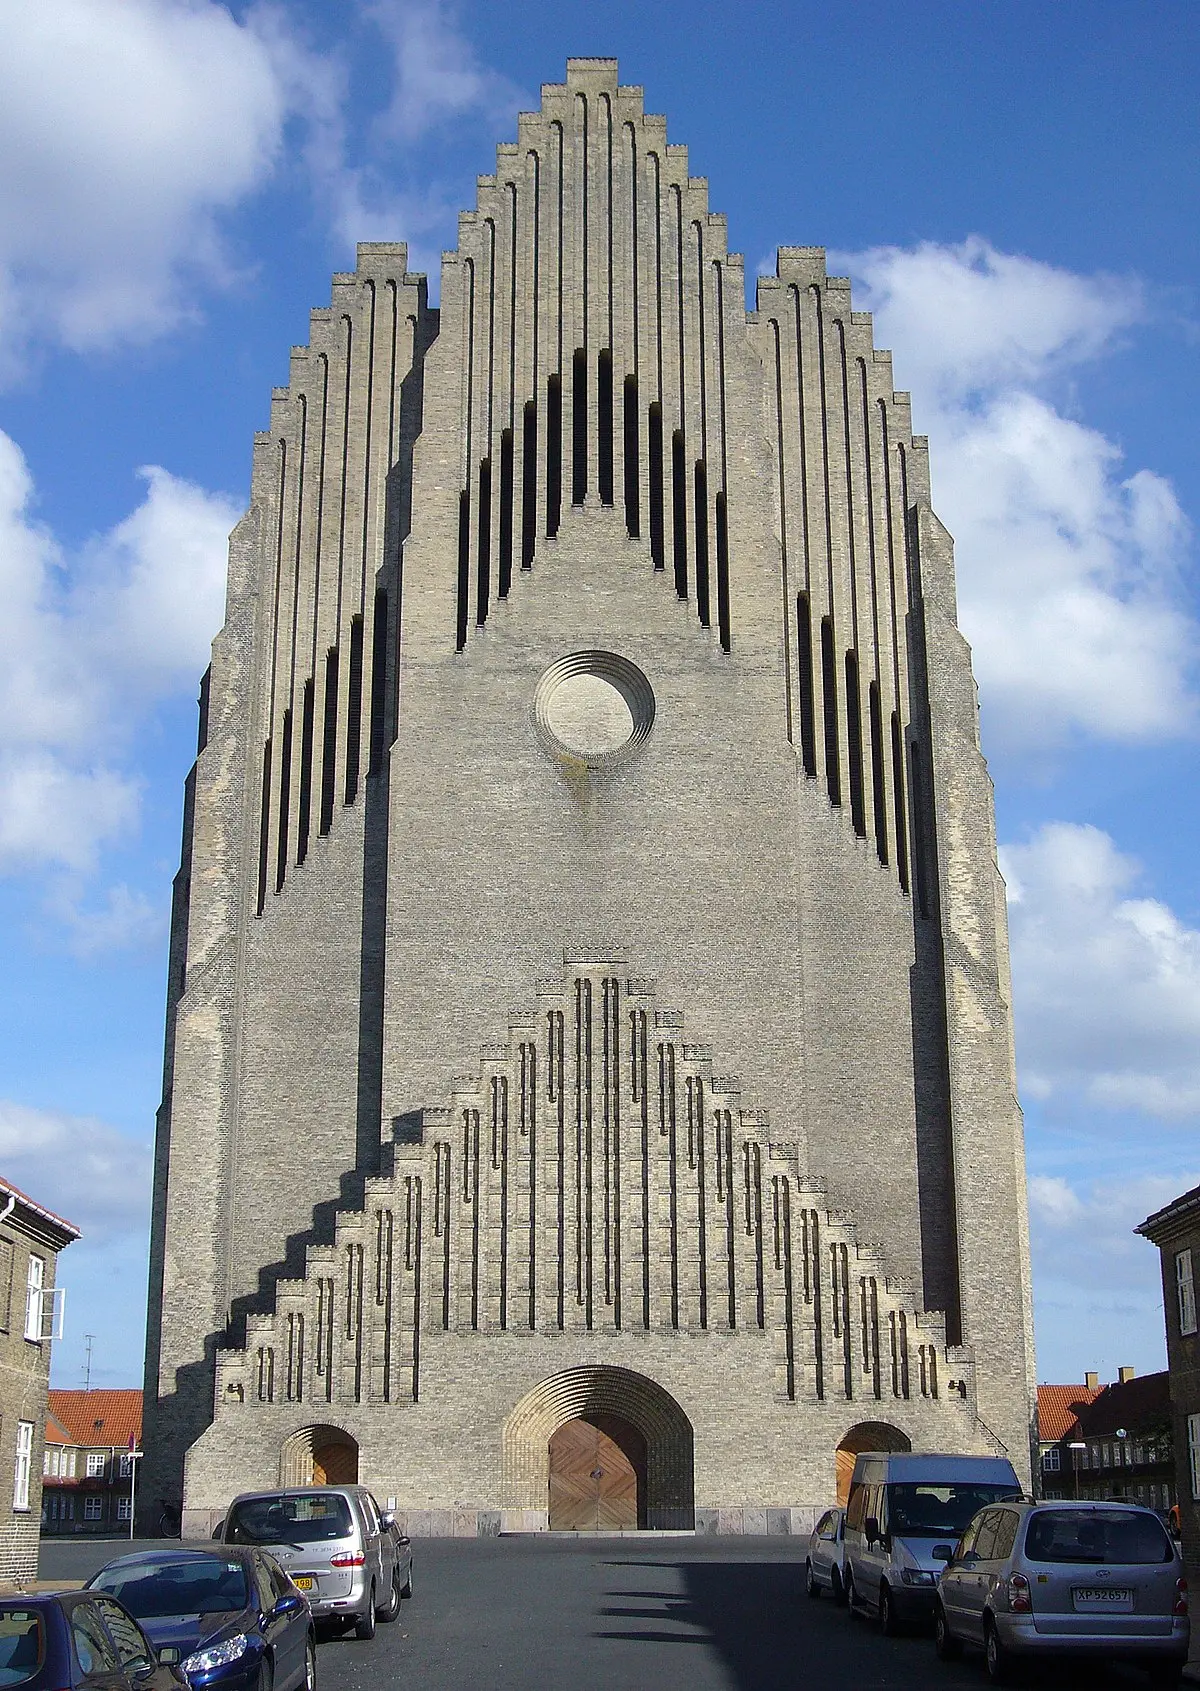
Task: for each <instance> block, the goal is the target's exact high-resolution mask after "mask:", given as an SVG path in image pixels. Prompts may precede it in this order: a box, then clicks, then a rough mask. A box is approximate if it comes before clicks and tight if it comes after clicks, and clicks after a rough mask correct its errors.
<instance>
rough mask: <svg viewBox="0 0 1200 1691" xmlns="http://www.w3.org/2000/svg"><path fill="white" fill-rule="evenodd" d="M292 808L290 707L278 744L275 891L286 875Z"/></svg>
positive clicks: (280, 887) (279, 887)
mask: <svg viewBox="0 0 1200 1691" xmlns="http://www.w3.org/2000/svg"><path fill="white" fill-rule="evenodd" d="M291 808H292V709H291V706H290V705H289V706H288V708H287V710H285V711H284V713H283V735H282V738H281V740H280V746H279V837H278V839H277V840H276V842H275V891H276V892H282V891H283V883H284V880H285V879H286V877H287V861H288V823H289V821H290V817H291Z"/></svg>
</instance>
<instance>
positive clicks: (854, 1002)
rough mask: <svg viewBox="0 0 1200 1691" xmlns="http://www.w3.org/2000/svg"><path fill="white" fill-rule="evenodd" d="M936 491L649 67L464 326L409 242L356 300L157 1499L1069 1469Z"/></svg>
mask: <svg viewBox="0 0 1200 1691" xmlns="http://www.w3.org/2000/svg"><path fill="white" fill-rule="evenodd" d="M929 500H930V493H929V476H928V464H927V453H926V449H925V442H924V440H923V439H922V438H921V437H920V436H914V435H913V434H912V429H911V418H910V407H909V401H908V397H907V395H906V394H903V393H898V392H895V391H894V390H893V387H892V371H891V358H890V354H888V353H886V352H882V351H879V350H877V349H876V348H875V347H874V345H873V341H872V334H871V320H870V317H869V315H867V314H865V313H862V312H858V311H855V310H853V309H852V308H851V301H850V291H849V283H848V282H847V281H846V280H845V279H842V278H837V277H831V276H828V275H827V274H826V270H825V263H824V254H823V252H822V251H821V250H820V249H818V248H813V247H784V248H782V249H780V253H779V259H778V267H777V275H776V276H775V277H773V278H769V279H761V280H760V281H759V284H758V300H757V309H756V310H755V311H753V312H747V310H746V308H745V295H744V275H743V267H742V260H741V258H740V257H739V255H737V254H731V253H730V252H729V251H728V250H727V241H726V228H725V221H724V219H723V218H722V217H721V216H719V215H717V214H715V213H713V212H712V211H710V209H709V205H708V188H707V182H706V181H705V180H704V179H703V178H698V177H694V176H691V175H690V174H689V165H688V157H687V152H686V149H685V148H683V147H681V146H678V145H675V144H672V143H668V140H667V134H666V125H665V121H664V120H663V119H662V118H660V117H656V116H652V115H648V114H646V113H645V111H644V110H643V103H642V94H641V90H640V89H638V88H632V87H626V86H623V85H621V84H619V82H618V80H617V75H616V66H615V64H614V63H613V62H612V61H609V60H572V61H570V63H569V65H568V75H567V81H566V82H565V83H564V84H561V85H553V86H548V87H546V88H545V89H543V94H542V106H541V110H540V111H539V112H536V113H525V114H522V115H521V117H520V118H519V120H518V124H517V140H516V142H515V143H514V144H506V145H503V146H501V147H500V148H499V149H498V152H497V158H496V170H495V173H494V174H493V175H491V176H486V177H481V178H480V179H479V189H478V199H477V204H476V207H475V209H474V211H472V212H468V213H464V214H463V216H462V217H461V219H460V225H459V242H458V247H457V249H456V250H455V251H454V252H452V253H447V254H446V255H444V258H443V265H442V280H441V302H440V308H439V309H435V308H433V307H431V306H430V304H429V301H428V294H427V289H426V283H425V279H424V277H421V276H414V275H411V274H409V273H408V271H407V267H406V253H405V249H404V247H403V246H401V245H388V244H373V245H365V246H361V247H360V248H359V252H358V267H357V269H356V271H355V272H354V273H353V274H347V275H339V276H336V277H335V278H334V283H333V298H332V304H331V305H330V307H328V308H327V309H325V310H321V311H315V312H314V313H313V315H312V326H311V332H310V344H309V345H308V346H307V347H303V348H294V349H293V351H292V362H291V371H290V380H289V383H288V386H287V387H285V388H280V389H277V390H276V391H275V394H274V396H273V402H272V415H271V428H270V430H269V432H267V433H265V434H262V435H260V436H258V437H257V438H256V442H255V457H254V472H253V482H252V494H251V504H250V509H249V512H248V513H247V516H246V517H245V519H244V520H243V522H242V523H241V524H239V527H238V528H237V530H235V532H234V535H233V537H232V541H231V548H230V577H229V597H228V614H227V621H226V626H225V628H224V629H223V630H222V632H221V634H220V635H219V636H218V638H217V640H216V642H215V643H214V648H213V663H212V668H211V670H210V672H209V674H208V675H207V676H206V678H205V683H204V688H203V691H202V708H201V732H200V742H199V752H198V757H197V762H196V766H195V769H194V770H193V772H192V775H191V777H190V778H189V782H188V789H187V795H186V804H185V819H184V820H185V828H184V852H183V863H182V866H181V870H180V874H179V876H178V878H177V880H176V889H175V907H174V917H173V924H172V955H171V966H170V989H169V996H168V1029H167V1032H168V1037H167V1064H166V1084H165V1088H164V1102H163V1107H162V1111H161V1112H160V1119H159V1136H158V1152H157V1158H156V1180H155V1211H154V1226H153V1238H152V1268H151V1285H152V1297H151V1306H152V1307H151V1323H150V1337H149V1341H148V1351H147V1390H148V1403H149V1404H150V1405H151V1409H150V1411H149V1414H150V1420H149V1431H148V1456H147V1468H146V1473H145V1477H144V1488H143V1489H144V1495H145V1497H146V1499H147V1507H150V1506H154V1507H155V1510H156V1513H157V1511H158V1510H159V1509H160V1508H161V1505H162V1503H163V1502H174V1503H180V1504H182V1505H183V1506H184V1511H185V1524H186V1525H187V1527H188V1528H189V1530H199V1531H203V1530H206V1529H207V1527H208V1526H209V1525H210V1524H211V1521H212V1520H214V1519H215V1518H216V1517H217V1515H218V1514H219V1513H220V1512H221V1511H222V1510H223V1508H224V1506H225V1505H226V1504H227V1502H228V1498H229V1496H230V1495H231V1494H232V1492H233V1491H234V1490H236V1489H238V1488H239V1487H241V1486H243V1485H247V1484H264V1483H275V1482H277V1481H278V1480H279V1478H280V1476H281V1475H284V1474H286V1476H288V1477H289V1478H291V1479H295V1478H296V1477H297V1475H298V1474H301V1470H304V1472H305V1473H307V1471H308V1470H307V1469H306V1468H305V1464H306V1463H308V1464H309V1465H310V1466H311V1465H314V1464H315V1466H313V1471H314V1472H315V1471H316V1468H317V1467H320V1466H321V1464H322V1463H323V1462H324V1461H325V1460H326V1456H325V1455H323V1454H322V1453H323V1452H326V1453H327V1452H328V1450H329V1449H331V1448H333V1447H332V1446H331V1445H330V1442H329V1441H330V1440H333V1441H335V1443H336V1444H337V1452H338V1454H337V1455H336V1461H337V1463H338V1471H339V1472H341V1471H343V1469H344V1464H345V1463H346V1462H347V1461H350V1462H353V1461H354V1460H357V1463H358V1467H359V1471H360V1472H361V1473H362V1475H363V1477H364V1478H368V1479H369V1480H370V1482H371V1483H372V1485H373V1486H374V1487H375V1489H376V1491H377V1492H378V1493H380V1494H386V1495H391V1496H394V1497H395V1498H396V1501H397V1507H398V1508H399V1509H400V1511H401V1512H402V1513H403V1514H404V1516H405V1518H406V1519H407V1520H408V1522H409V1524H410V1527H411V1528H412V1529H413V1530H414V1531H451V1530H454V1531H488V1530H493V1529H494V1528H495V1527H498V1526H500V1525H503V1524H507V1525H509V1526H517V1527H526V1528H538V1527H544V1526H545V1525H546V1524H547V1522H549V1524H550V1525H554V1524H555V1522H554V1520H553V1518H552V1513H553V1512H552V1511H550V1512H549V1513H548V1505H547V1501H546V1485H547V1483H548V1468H547V1462H548V1448H549V1446H548V1441H549V1440H550V1439H551V1438H553V1437H554V1436H555V1434H556V1431H557V1429H558V1428H559V1427H560V1426H562V1425H563V1424H564V1422H566V1421H569V1420H572V1419H583V1420H585V1421H586V1420H587V1419H588V1417H589V1415H591V1416H593V1417H594V1418H596V1420H595V1424H596V1426H597V1427H600V1428H601V1430H602V1431H603V1432H604V1435H605V1439H606V1441H607V1442H606V1443H605V1445H604V1448H605V1449H606V1450H616V1449H618V1448H625V1447H626V1446H627V1447H628V1450H630V1451H633V1452H634V1453H635V1454H634V1457H630V1458H629V1460H630V1461H634V1460H635V1458H636V1461H642V1460H643V1459H642V1457H641V1456H638V1455H637V1452H639V1451H644V1453H645V1455H644V1463H643V1467H644V1472H643V1471H641V1470H639V1472H638V1474H637V1475H633V1476H631V1477H628V1483H627V1484H624V1483H623V1484H622V1486H620V1487H618V1488H617V1489H616V1491H615V1492H614V1496H620V1497H625V1496H627V1495H628V1496H629V1497H633V1496H634V1494H635V1492H636V1496H637V1509H636V1514H637V1520H639V1521H642V1522H644V1523H646V1522H648V1523H649V1524H651V1525H653V1524H655V1522H658V1523H659V1524H662V1525H669V1526H681V1525H684V1526H689V1525H693V1524H695V1525H696V1526H698V1527H700V1528H701V1529H705V1528H709V1527H715V1526H720V1527H721V1528H722V1530H733V1529H736V1528H737V1526H738V1525H741V1526H743V1527H746V1528H747V1530H754V1529H755V1528H756V1527H757V1526H759V1525H761V1524H762V1523H763V1522H766V1521H767V1520H768V1517H769V1519H770V1523H771V1525H772V1530H793V1529H794V1530H799V1529H800V1528H801V1527H802V1526H803V1525H804V1523H805V1522H806V1521H808V1519H809V1517H810V1515H811V1513H812V1510H813V1509H814V1508H816V1507H818V1506H819V1505H821V1504H823V1503H824V1502H826V1501H827V1500H828V1499H829V1497H830V1496H831V1495H832V1491H833V1487H834V1483H835V1472H836V1461H835V1458H836V1453H837V1450H838V1447H839V1445H841V1446H843V1447H844V1449H848V1448H851V1447H852V1446H853V1444H854V1442H855V1439H856V1438H858V1437H859V1436H860V1435H859V1434H856V1433H855V1428H856V1427H861V1425H862V1423H864V1422H869V1423H871V1424H873V1425H874V1424H876V1423H879V1424H883V1425H884V1426H885V1427H886V1428H887V1429H890V1432H889V1434H888V1436H889V1437H894V1438H895V1439H896V1441H897V1442H898V1443H903V1442H906V1441H907V1442H910V1443H912V1444H914V1445H916V1446H918V1447H920V1446H921V1445H925V1446H926V1447H929V1446H931V1445H936V1446H938V1447H941V1448H949V1449H959V1450H989V1451H996V1450H1005V1451H1007V1452H1008V1454H1009V1455H1010V1456H1011V1457H1012V1459H1013V1461H1014V1462H1015V1464H1016V1465H1017V1467H1018V1470H1019V1471H1020V1472H1024V1473H1027V1472H1028V1433H1029V1423H1030V1381H1031V1378H1032V1340H1031V1333H1030V1318H1029V1292H1028V1266H1027V1242H1026V1231H1025V1229H1026V1224H1025V1197H1024V1171H1023V1159H1022V1148H1021V1126H1020V1115H1019V1110H1018V1108H1017V1105H1016V1099H1015V1090H1014V1079H1013V1062H1012V1047H1011V1015H1010V1010H1009V1004H1008V991H1009V988H1008V963H1007V951H1006V936H1005V923H1004V910H1003V888H1002V885H1001V883H1000V879H999V875H998V871H997V869H996V862H995V834H994V823H993V818H992V810H991V792H990V785H989V782H988V777H987V772H986V768H985V766H984V763H983V760H982V757H981V755H980V751H979V744H978V733H977V722H976V703H975V690H974V682H973V680H972V677H971V672H970V659H969V652H968V650H967V648H966V646H965V644H964V642H963V641H962V638H961V636H960V634H959V633H958V630H957V627H956V623H955V608H954V577H953V562H952V554H951V547H950V542H949V537H948V536H947V535H946V533H945V531H944V530H943V529H942V528H941V526H940V524H939V523H938V521H937V519H936V517H935V516H934V515H933V512H932V509H931V507H930V502H929ZM667 1004H670V1005H672V1006H677V1007H678V1008H672V1009H667V1008H664V1006H665V1005H667ZM522 1005H524V1006H527V1009H525V1010H520V1009H518V1008H514V1007H519V1006H522ZM685 1016H686V1019H687V1030H688V1031H687V1033H686V1035H685V1031H684V1017H685ZM506 1029H507V1035H506V1036H505V1030H506ZM710 1045H711V1049H712V1051H715V1052H716V1053H717V1057H716V1060H715V1061H716V1063H719V1064H720V1067H717V1066H715V1064H714V1057H713V1056H712V1055H711V1053H710ZM734 1075H736V1076H738V1077H740V1078H737V1079H734V1078H732V1077H733V1076H734ZM614 1418H615V1420H614ZM626 1423H627V1424H628V1427H629V1428H630V1429H632V1433H631V1436H630V1438H628V1439H626V1440H625V1445H624V1446H622V1444H621V1438H620V1437H618V1436H617V1435H618V1434H619V1433H620V1426H621V1425H623V1424H626ZM614 1429H615V1431H614ZM610 1435H611V1436H610ZM337 1441H341V1442H340V1443H339V1442H337ZM584 1443H585V1444H586V1441H584ZM543 1445H544V1446H545V1447H546V1448H543ZM592 1447H595V1448H599V1447H598V1446H595V1441H594V1440H593V1442H592V1446H591V1447H589V1448H592ZM562 1448H564V1449H565V1448H566V1446H565V1445H564V1446H563V1447H562ZM581 1448H582V1446H581ZM347 1451H350V1452H351V1455H350V1456H347V1455H346V1452H347ZM329 1459H330V1460H334V1458H332V1457H331V1458H329ZM185 1470H186V1473H185ZM301 1477H303V1474H301ZM568 1489H569V1490H571V1493H572V1496H573V1498H574V1500H575V1503H574V1504H573V1506H575V1505H577V1504H578V1496H579V1491H578V1487H577V1486H575V1483H574V1480H573V1479H571V1478H570V1477H569V1479H568ZM585 1501H586V1500H585ZM630 1507H632V1504H631V1505H630ZM606 1518H607V1517H606ZM764 1530H765V1529H764Z"/></svg>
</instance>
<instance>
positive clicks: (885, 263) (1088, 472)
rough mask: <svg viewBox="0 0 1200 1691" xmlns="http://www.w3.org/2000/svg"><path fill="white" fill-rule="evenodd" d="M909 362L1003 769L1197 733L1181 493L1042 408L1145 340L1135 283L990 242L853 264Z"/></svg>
mask: <svg viewBox="0 0 1200 1691" xmlns="http://www.w3.org/2000/svg"><path fill="white" fill-rule="evenodd" d="M836 262H837V264H838V265H839V266H843V265H844V266H845V267H846V268H847V269H849V270H850V272H851V274H852V276H853V277H854V278H855V281H856V296H857V298H858V299H859V300H860V302H861V303H865V304H867V305H869V306H870V307H871V308H872V309H873V311H874V312H875V317H876V339H877V342H878V344H880V345H890V346H892V347H893V348H894V350H895V353H896V380H897V382H898V383H900V384H901V385H904V386H908V387H911V389H912V391H913V397H914V416H915V420H916V423H917V426H918V427H919V428H921V429H924V430H926V431H927V432H928V434H929V436H930V445H931V454H932V473H933V493H934V503H935V505H936V507H937V509H938V511H939V513H940V514H941V516H942V517H943V518H944V519H945V521H946V522H947V524H948V526H949V527H950V529H951V530H952V532H953V533H954V534H955V537H956V540H957V548H956V558H957V564H958V586H959V615H960V622H961V624H962V627H963V631H964V633H965V634H966V635H967V638H968V639H969V640H970V642H971V645H972V648H973V652H974V660H975V670H976V675H977V677H978V679H979V683H980V696H981V701H982V706H983V713H984V725H985V732H986V734H987V736H988V741H989V744H990V745H991V746H992V747H993V748H996V749H999V748H1005V749H1009V750H1018V751H1030V750H1043V749H1045V748H1048V747H1053V746H1055V745H1058V744H1061V743H1062V742H1064V741H1066V740H1068V739H1069V738H1071V737H1072V736H1075V735H1079V734H1085V735H1093V736H1097V737H1101V738H1109V739H1114V740H1125V741H1136V740H1145V739H1150V738H1155V737H1164V736H1170V735H1172V734H1177V733H1180V732H1186V731H1187V730H1188V728H1189V727H1190V726H1191V724H1192V722H1193V721H1194V716H1195V698H1194V696H1193V694H1192V691H1191V685H1190V674H1189V671H1190V666H1191V661H1192V660H1191V653H1192V651H1193V650H1194V642H1195V637H1196V629H1195V625H1194V623H1193V622H1192V620H1191V618H1190V616H1189V615H1188V613H1187V611H1186V609H1185V607H1184V604H1183V601H1182V596H1181V593H1180V577H1181V573H1182V566H1183V564H1184V562H1185V560H1186V558H1187V555H1188V546H1189V541H1190V538H1191V527H1190V524H1189V522H1188V520H1187V518H1186V516H1185V515H1184V513H1183V511H1182V510H1181V509H1180V506H1179V503H1178V501H1177V499H1176V497H1175V493H1174V490H1173V488H1172V487H1171V484H1170V483H1169V482H1168V481H1167V480H1165V479H1164V478H1163V477H1161V476H1159V475H1156V474H1155V473H1154V472H1152V471H1150V470H1147V469H1140V470H1137V471H1135V472H1134V473H1133V474H1132V475H1126V474H1125V473H1124V466H1123V463H1122V454H1121V451H1120V448H1119V447H1118V446H1117V445H1116V444H1115V443H1114V442H1112V441H1110V440H1108V439H1107V438H1106V437H1105V436H1104V435H1102V434H1101V433H1099V432H1098V431H1097V430H1095V429H1091V428H1088V427H1087V426H1085V425H1084V424H1083V423H1081V422H1079V421H1077V420H1076V419H1074V418H1072V417H1070V416H1067V415H1065V414H1064V413H1063V412H1062V411H1061V410H1060V409H1058V408H1057V407H1056V405H1055V404H1054V403H1053V402H1052V400H1051V398H1049V397H1048V396H1047V392H1046V390H1047V388H1048V387H1049V386H1051V385H1052V384H1053V382H1054V380H1055V379H1056V378H1061V377H1062V376H1063V375H1064V373H1068V372H1070V370H1071V369H1072V368H1074V367H1077V366H1078V365H1080V364H1081V363H1083V362H1084V361H1086V360H1090V359H1095V358H1098V357H1100V356H1102V355H1104V354H1105V353H1107V352H1110V351H1111V350H1112V349H1113V347H1114V345H1115V344H1116V343H1117V342H1118V340H1119V338H1120V337H1121V336H1122V335H1123V334H1124V332H1125V331H1127V330H1129V329H1131V328H1133V327H1134V326H1136V325H1137V324H1139V323H1141V322H1144V321H1145V319H1146V316H1147V304H1146V298H1145V292H1144V289H1143V288H1142V286H1141V285H1140V284H1139V283H1138V282H1137V281H1136V280H1129V279H1124V278H1116V277H1111V276H1103V275H1101V276H1079V275H1074V274H1072V273H1070V272H1068V271H1063V270H1058V269H1055V268H1053V267H1052V266H1050V265H1047V264H1042V263H1039V262H1037V261H1036V260H1033V259H1029V258H1024V257H1020V256H1018V255H1013V254H1008V253H1001V252H998V251H996V249H995V248H993V247H991V246H990V245H988V243H987V242H985V241H982V240H980V239H979V238H978V237H972V238H971V239H969V240H967V241H965V242H963V243H962V244H961V245H959V246H937V245H934V244H931V243H924V244H922V245H920V246H918V247H916V248H913V249H911V250H906V249H901V248H897V247H883V248H874V249H871V250H870V251H867V252H863V253H857V254H851V255H848V256H847V255H840V256H839V257H838V259H837V260H836Z"/></svg>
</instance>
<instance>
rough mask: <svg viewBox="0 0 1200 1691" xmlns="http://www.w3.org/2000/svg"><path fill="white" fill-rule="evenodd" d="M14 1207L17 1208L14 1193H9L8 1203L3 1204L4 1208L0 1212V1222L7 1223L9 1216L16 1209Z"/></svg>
mask: <svg viewBox="0 0 1200 1691" xmlns="http://www.w3.org/2000/svg"><path fill="white" fill-rule="evenodd" d="M16 1207H17V1196H16V1193H15V1192H10V1193H9V1194H8V1202H7V1203H6V1204H5V1206H4V1208H3V1209H2V1210H0V1221H7V1220H8V1218H9V1216H10V1215H11V1214H12V1212H13V1211H14V1210H15V1209H16Z"/></svg>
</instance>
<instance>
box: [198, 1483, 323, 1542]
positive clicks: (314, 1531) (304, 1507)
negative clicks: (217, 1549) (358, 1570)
mask: <svg viewBox="0 0 1200 1691" xmlns="http://www.w3.org/2000/svg"><path fill="white" fill-rule="evenodd" d="M352 1530H353V1527H352V1523H351V1520H350V1505H349V1504H348V1503H347V1502H346V1499H345V1498H344V1497H339V1496H338V1495H337V1493H336V1492H335V1493H333V1494H332V1495H330V1494H329V1493H328V1492H312V1493H301V1494H299V1495H297V1496H293V1497H248V1498H246V1499H245V1500H244V1501H243V1502H241V1503H236V1504H235V1505H234V1507H233V1508H232V1510H231V1511H230V1514H229V1524H228V1526H227V1527H226V1529H225V1536H226V1538H227V1539H228V1540H229V1542H230V1543H231V1544H312V1543H314V1542H316V1541H319V1540H321V1539H326V1538H348V1537H349V1535H350V1533H351V1531H352Z"/></svg>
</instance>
